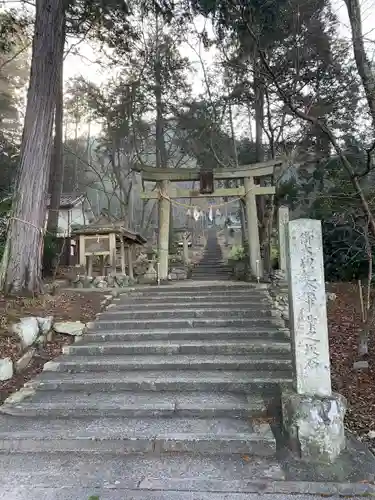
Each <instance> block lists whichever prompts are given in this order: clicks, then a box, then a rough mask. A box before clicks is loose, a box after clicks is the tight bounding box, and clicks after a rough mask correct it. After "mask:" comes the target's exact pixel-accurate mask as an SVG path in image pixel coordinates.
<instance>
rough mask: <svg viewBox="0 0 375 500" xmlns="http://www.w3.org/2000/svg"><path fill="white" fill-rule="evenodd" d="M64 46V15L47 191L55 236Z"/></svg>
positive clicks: (60, 172) (60, 164)
mask: <svg viewBox="0 0 375 500" xmlns="http://www.w3.org/2000/svg"><path fill="white" fill-rule="evenodd" d="M64 46H65V16H64V20H63V36H62V38H61V46H60V50H59V54H58V59H57V60H56V64H57V65H58V66H59V68H58V79H57V92H56V109H55V139H54V145H53V153H52V161H51V175H50V185H49V192H50V194H51V201H50V208H49V211H48V224H47V231H48V233H49V234H51V235H54V236H57V232H58V223H59V208H60V201H61V192H62V186H63V179H64V165H63V163H64V161H63V160H64V158H63V117H64V79H63V65H64Z"/></svg>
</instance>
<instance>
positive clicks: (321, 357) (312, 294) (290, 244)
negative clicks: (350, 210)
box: [283, 219, 346, 462]
mask: <svg viewBox="0 0 375 500" xmlns="http://www.w3.org/2000/svg"><path fill="white" fill-rule="evenodd" d="M286 240H287V241H286V243H287V245H286V255H287V275H288V283H289V308H290V314H289V315H290V323H291V336H292V349H293V358H294V368H295V392H293V393H287V392H286V393H284V394H283V422H284V427H285V430H286V431H287V434H288V435H289V438H290V442H291V444H292V446H293V448H294V449H296V448H298V450H299V452H300V454H301V457H302V458H305V459H313V460H314V459H317V460H326V461H329V462H331V461H333V460H334V459H335V458H336V457H337V456H338V455H339V454H340V453H341V451H342V450H343V449H344V448H345V431H344V416H345V410H346V401H345V399H344V398H343V397H342V396H341V395H339V394H333V393H332V388H331V373H330V359H329V345H328V327H327V310H326V293H325V282H324V267H323V243H322V230H321V223H320V221H319V220H313V219H298V220H294V221H291V222H289V223H288V225H287V232H286Z"/></svg>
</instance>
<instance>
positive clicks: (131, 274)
mask: <svg viewBox="0 0 375 500" xmlns="http://www.w3.org/2000/svg"><path fill="white" fill-rule="evenodd" d="M128 266H129V270H128V273H129V278H130V279H132V280H133V279H134V272H133V247H132V246H131V245H129V246H128Z"/></svg>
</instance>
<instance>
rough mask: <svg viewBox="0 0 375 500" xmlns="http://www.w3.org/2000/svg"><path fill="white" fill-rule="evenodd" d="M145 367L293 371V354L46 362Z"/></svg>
mask: <svg viewBox="0 0 375 500" xmlns="http://www.w3.org/2000/svg"><path fill="white" fill-rule="evenodd" d="M108 370H111V371H113V372H123V371H134V370H139V371H145V370H154V371H155V370H177V371H191V370H200V371H201V373H203V372H204V371H205V370H206V371H212V370H238V371H250V370H253V371H254V370H261V371H272V370H279V371H284V370H288V371H289V372H291V371H292V362H291V359H290V356H288V355H285V354H284V355H282V354H272V355H270V356H265V355H264V354H263V355H262V356H261V355H259V354H258V355H254V354H252V355H251V354H248V355H247V356H244V355H231V356H225V355H212V354H211V355H210V354H204V355H199V354H198V355H197V354H190V355H189V354H186V355H181V354H174V355H164V356H163V355H141V356H134V355H133V356H131V355H99V356H94V355H89V356H77V355H71V356H67V355H66V356H63V357H60V358H58V359H56V360H54V361H49V362H48V363H46V364H45V365H44V371H49V372H61V373H62V372H64V373H86V372H87V373H90V372H106V371H108Z"/></svg>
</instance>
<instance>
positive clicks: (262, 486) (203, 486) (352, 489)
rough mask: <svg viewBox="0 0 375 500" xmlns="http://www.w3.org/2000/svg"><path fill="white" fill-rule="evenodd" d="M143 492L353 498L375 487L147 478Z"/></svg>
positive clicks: (373, 492) (373, 493)
mask: <svg viewBox="0 0 375 500" xmlns="http://www.w3.org/2000/svg"><path fill="white" fill-rule="evenodd" d="M139 489H140V490H149V491H150V490H151V491H153V490H154V491H155V490H159V491H168V490H174V491H186V492H190V491H194V492H207V493H208V492H213V491H215V492H223V493H224V492H232V493H257V494H261V495H272V494H284V495H297V494H298V495H320V496H338V497H353V496H364V497H369V496H370V497H372V496H375V485H374V484H370V483H337V482H332V483H330V482H314V481H282V480H281V481H272V480H271V481H267V480H264V481H242V480H239V481H220V480H216V479H212V480H210V479H198V480H194V479H166V480H160V479H145V480H143V481H142V482H141V483H140V484H139Z"/></svg>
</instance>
